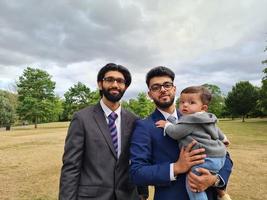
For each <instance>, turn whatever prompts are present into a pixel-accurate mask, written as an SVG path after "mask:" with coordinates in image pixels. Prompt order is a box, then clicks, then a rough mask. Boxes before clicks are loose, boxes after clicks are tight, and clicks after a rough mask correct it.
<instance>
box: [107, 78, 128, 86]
mask: <svg viewBox="0 0 267 200" xmlns="http://www.w3.org/2000/svg"><path fill="white" fill-rule="evenodd" d="M103 81H105V82H107V83H108V84H113V83H115V81H116V82H117V84H118V85H125V83H126V81H125V80H124V79H123V78H114V77H111V76H109V77H105V78H103Z"/></svg>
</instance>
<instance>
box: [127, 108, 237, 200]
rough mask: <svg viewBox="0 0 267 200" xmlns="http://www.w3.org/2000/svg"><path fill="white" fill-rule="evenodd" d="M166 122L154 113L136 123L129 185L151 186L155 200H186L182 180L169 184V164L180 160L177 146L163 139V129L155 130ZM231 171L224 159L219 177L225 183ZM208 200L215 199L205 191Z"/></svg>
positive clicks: (169, 139) (183, 180)
mask: <svg viewBox="0 0 267 200" xmlns="http://www.w3.org/2000/svg"><path fill="white" fill-rule="evenodd" d="M179 115H180V114H179V113H178V116H179ZM162 119H163V120H165V119H164V116H163V115H162V114H161V113H160V112H159V111H158V110H157V109H156V110H155V112H154V113H152V114H151V115H150V116H149V117H148V118H146V119H144V120H138V121H137V122H136V126H135V129H134V132H133V135H132V140H131V147H130V153H131V167H130V174H131V178H132V181H133V182H134V183H135V184H137V185H154V186H155V195H154V199H155V200H163V199H167V200H177V199H181V200H189V197H188V195H187V191H186V187H185V176H186V174H181V175H178V176H177V179H176V181H170V163H174V162H176V161H177V159H178V158H179V153H180V150H179V146H178V143H177V141H176V140H173V139H172V138H170V137H169V136H167V135H166V136H164V135H163V129H161V128H157V127H156V126H155V122H156V121H158V120H162ZM231 169H232V161H231V159H230V158H229V156H227V159H226V162H225V165H224V167H223V169H221V171H220V172H219V174H220V176H221V177H222V178H223V179H224V181H225V182H226V183H227V182H228V178H229V176H230V173H231ZM207 194H208V197H209V200H215V199H216V193H215V190H214V188H210V189H208V190H207Z"/></svg>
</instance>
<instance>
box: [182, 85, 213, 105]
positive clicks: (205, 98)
mask: <svg viewBox="0 0 267 200" xmlns="http://www.w3.org/2000/svg"><path fill="white" fill-rule="evenodd" d="M182 93H184V94H187V93H199V94H200V99H201V101H202V103H203V104H205V105H209V103H210V101H211V98H212V95H211V92H210V91H209V90H208V89H207V88H206V87H204V86H190V87H187V88H185V89H183V90H182V92H181V94H182Z"/></svg>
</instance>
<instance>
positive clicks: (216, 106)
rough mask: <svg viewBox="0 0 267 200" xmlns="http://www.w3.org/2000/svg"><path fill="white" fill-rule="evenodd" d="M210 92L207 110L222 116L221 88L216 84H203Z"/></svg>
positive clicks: (222, 100) (222, 99)
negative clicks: (210, 97) (210, 96)
mask: <svg viewBox="0 0 267 200" xmlns="http://www.w3.org/2000/svg"><path fill="white" fill-rule="evenodd" d="M203 86H204V87H206V88H207V89H208V90H209V91H210V92H211V94H212V99H211V102H210V104H209V112H211V113H214V114H215V115H216V116H217V117H222V113H223V108H224V97H223V95H222V92H221V89H220V88H219V87H218V86H217V85H211V84H207V83H206V84H204V85H203Z"/></svg>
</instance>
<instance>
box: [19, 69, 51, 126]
mask: <svg viewBox="0 0 267 200" xmlns="http://www.w3.org/2000/svg"><path fill="white" fill-rule="evenodd" d="M51 78H52V77H51V76H50V75H49V74H48V73H47V72H46V71H43V70H41V69H34V68H30V67H27V68H26V69H25V70H24V71H23V74H22V76H20V77H19V81H18V82H17V91H18V101H19V104H18V108H17V112H18V114H19V117H20V118H21V119H23V120H28V121H30V122H34V125H35V128H37V123H38V122H40V121H41V120H45V119H47V118H48V117H49V116H51V115H52V113H53V112H54V111H53V109H54V103H55V94H54V89H55V84H56V83H55V82H53V81H52V80H51Z"/></svg>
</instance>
